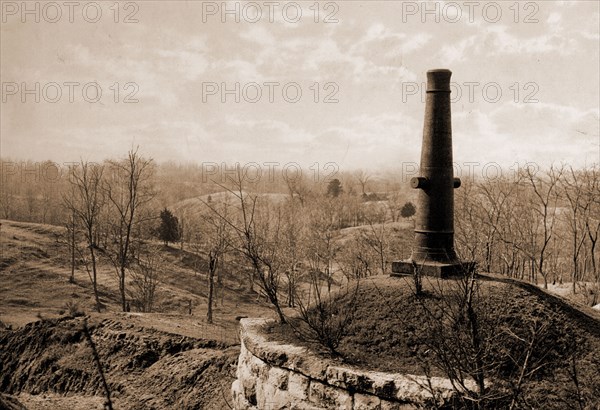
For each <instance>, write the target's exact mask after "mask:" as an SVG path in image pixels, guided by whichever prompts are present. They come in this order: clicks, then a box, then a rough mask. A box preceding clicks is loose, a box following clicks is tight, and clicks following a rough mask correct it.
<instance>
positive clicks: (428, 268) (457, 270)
mask: <svg viewBox="0 0 600 410" xmlns="http://www.w3.org/2000/svg"><path fill="white" fill-rule="evenodd" d="M465 265H467V266H465ZM467 268H468V264H464V263H460V262H454V263H444V262H433V261H427V262H420V263H419V262H417V263H416V269H418V270H420V271H421V275H423V276H434V277H436V278H441V279H444V278H449V277H452V276H460V275H462V274H463V273H464V271H465V270H466V269H467ZM414 269H415V266H414V265H413V261H412V260H410V259H409V260H403V261H393V262H392V274H391V275H390V276H395V277H400V276H406V275H413V274H414Z"/></svg>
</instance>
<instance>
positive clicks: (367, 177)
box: [354, 169, 371, 196]
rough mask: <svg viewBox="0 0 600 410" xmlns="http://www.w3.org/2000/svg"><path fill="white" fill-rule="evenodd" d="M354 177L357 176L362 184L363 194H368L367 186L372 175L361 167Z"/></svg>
mask: <svg viewBox="0 0 600 410" xmlns="http://www.w3.org/2000/svg"><path fill="white" fill-rule="evenodd" d="M354 178H356V180H357V181H358V183H359V184H360V191H361V193H362V195H363V196H364V195H366V194H367V193H366V191H365V188H366V187H367V183H368V182H369V180H370V179H371V175H369V174H368V173H367V172H366V171H364V170H362V169H360V170H358V171H356V172H355V173H354Z"/></svg>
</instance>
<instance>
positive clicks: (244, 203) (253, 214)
mask: <svg viewBox="0 0 600 410" xmlns="http://www.w3.org/2000/svg"><path fill="white" fill-rule="evenodd" d="M231 182H232V183H233V185H234V189H229V188H225V187H223V188H224V189H226V190H227V192H229V193H230V194H232V195H233V196H234V197H235V198H236V201H237V204H238V218H233V217H229V216H227V215H223V214H222V212H221V211H219V210H218V209H217V208H216V207H214V206H212V205H210V204H208V203H206V205H207V206H208V207H209V208H210V209H211V210H212V211H213V212H214V213H215V214H216V215H217V216H219V218H221V219H222V220H223V221H225V222H226V223H227V225H229V227H230V228H231V230H232V235H233V236H234V237H235V238H234V240H233V241H232V243H233V247H234V249H235V250H237V251H238V252H240V253H241V254H242V255H244V257H245V258H246V260H247V261H248V262H249V263H250V265H251V267H252V270H253V272H254V275H255V276H256V278H257V279H258V285H259V287H260V289H261V290H262V291H263V292H264V293H265V295H266V297H267V299H268V300H269V301H270V302H271V305H272V306H273V308H274V309H275V311H276V313H277V316H278V318H279V321H280V322H281V323H286V318H285V315H284V313H283V310H282V309H281V302H280V300H279V288H280V284H281V276H282V273H283V269H284V261H283V257H282V253H281V247H280V242H281V240H282V232H281V225H282V215H281V209H279V208H276V209H274V210H273V209H272V206H271V205H270V204H269V202H268V200H265V201H263V202H262V203H261V204H259V197H258V195H252V194H249V193H247V192H245V191H244V189H243V182H244V176H243V175H242V172H241V170H240V169H239V168H238V169H237V172H236V177H235V179H234V178H231ZM259 205H260V207H259ZM273 211H274V212H273Z"/></svg>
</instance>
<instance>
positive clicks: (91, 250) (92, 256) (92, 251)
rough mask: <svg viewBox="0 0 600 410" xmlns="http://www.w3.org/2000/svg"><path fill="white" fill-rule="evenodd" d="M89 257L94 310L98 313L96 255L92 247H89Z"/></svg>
mask: <svg viewBox="0 0 600 410" xmlns="http://www.w3.org/2000/svg"><path fill="white" fill-rule="evenodd" d="M90 257H91V258H92V278H93V279H92V286H93V288H94V298H95V299H96V310H97V311H98V313H100V298H99V297H98V276H97V272H96V254H95V253H94V245H90Z"/></svg>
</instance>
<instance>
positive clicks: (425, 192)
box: [392, 69, 461, 277]
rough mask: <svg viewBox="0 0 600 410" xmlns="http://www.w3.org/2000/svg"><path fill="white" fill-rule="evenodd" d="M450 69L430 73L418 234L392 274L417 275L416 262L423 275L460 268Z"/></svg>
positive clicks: (417, 184)
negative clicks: (410, 252) (456, 235)
mask: <svg viewBox="0 0 600 410" xmlns="http://www.w3.org/2000/svg"><path fill="white" fill-rule="evenodd" d="M451 75H452V72H450V70H445V69H437V70H430V71H428V72H427V98H426V100H425V122H424V126H423V144H422V147H421V164H420V176H419V177H415V178H412V179H411V181H410V184H411V187H412V188H414V189H418V190H419V191H418V194H417V215H416V220H415V239H414V243H413V249H412V255H411V257H410V259H409V260H406V261H396V262H392V275H394V274H412V273H413V270H414V268H413V263H416V265H417V266H418V267H419V268H420V269H421V273H422V274H424V275H432V276H438V277H445V276H449V275H452V274H454V273H458V270H459V269H460V267H461V264H460V261H459V260H458V257H457V256H456V252H455V251H454V189H455V188H458V187H459V186H460V179H458V178H454V169H453V165H452V124H451V112H450V76H451Z"/></svg>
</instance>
